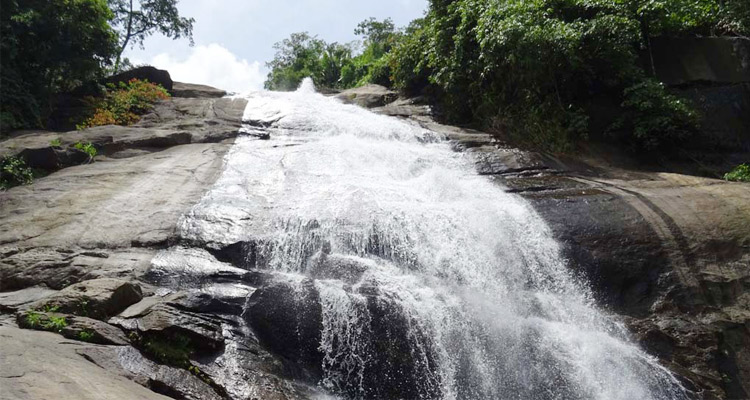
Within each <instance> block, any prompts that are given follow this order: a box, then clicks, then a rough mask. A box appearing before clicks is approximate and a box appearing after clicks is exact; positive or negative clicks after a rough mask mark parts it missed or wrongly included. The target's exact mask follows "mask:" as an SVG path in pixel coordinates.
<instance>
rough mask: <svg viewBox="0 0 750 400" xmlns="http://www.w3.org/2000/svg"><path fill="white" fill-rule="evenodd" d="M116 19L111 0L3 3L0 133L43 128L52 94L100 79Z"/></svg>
mask: <svg viewBox="0 0 750 400" xmlns="http://www.w3.org/2000/svg"><path fill="white" fill-rule="evenodd" d="M112 17H113V15H112V12H111V11H110V10H109V8H108V7H107V3H106V0H20V1H19V0H2V13H0V36H2V41H0V79H1V81H2V82H1V83H0V87H2V101H0V130H2V131H3V132H5V131H8V130H11V129H18V128H30V127H39V126H41V125H43V120H44V119H45V117H46V116H47V115H48V114H49V113H50V107H51V106H50V98H51V96H52V95H54V94H55V93H60V92H64V91H70V90H73V89H75V88H76V87H78V86H80V85H82V84H83V83H85V82H89V81H92V80H95V79H97V78H99V77H101V75H102V73H103V68H104V67H105V66H106V65H108V64H109V63H110V60H111V59H112V58H113V55H114V54H116V43H117V39H116V35H115V32H114V31H113V30H112V28H111V27H110V25H109V21H110V19H111V18H112Z"/></svg>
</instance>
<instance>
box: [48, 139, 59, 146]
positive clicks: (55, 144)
mask: <svg viewBox="0 0 750 400" xmlns="http://www.w3.org/2000/svg"><path fill="white" fill-rule="evenodd" d="M49 145H50V146H52V147H60V146H61V145H62V141H61V140H60V138H54V139H52V140H50V141H49Z"/></svg>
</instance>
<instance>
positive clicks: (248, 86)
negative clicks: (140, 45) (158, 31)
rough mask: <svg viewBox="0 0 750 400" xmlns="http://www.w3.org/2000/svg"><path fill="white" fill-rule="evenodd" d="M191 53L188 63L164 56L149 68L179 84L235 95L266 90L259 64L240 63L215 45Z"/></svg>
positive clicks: (233, 56) (200, 47)
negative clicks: (193, 84)
mask: <svg viewBox="0 0 750 400" xmlns="http://www.w3.org/2000/svg"><path fill="white" fill-rule="evenodd" d="M191 50H192V51H191V53H190V55H188V57H187V58H185V59H177V58H175V57H173V56H171V55H170V54H168V53H161V54H158V55H156V56H154V57H153V58H152V59H151V60H150V61H148V64H151V65H153V66H154V67H157V68H159V69H166V70H167V71H169V74H170V76H171V77H172V79H173V80H175V81H178V82H186V83H200V84H204V85H210V86H214V87H217V88H220V89H224V90H228V91H232V92H247V91H250V90H257V89H261V88H262V87H263V81H264V80H265V73H264V72H263V71H262V68H261V64H260V63H259V62H258V61H253V62H248V61H247V60H245V59H239V58H237V56H236V55H234V54H233V53H232V52H231V51H229V50H228V49H226V48H225V47H223V46H221V45H219V44H216V43H211V44H209V45H200V46H196V47H194V48H192V49H191Z"/></svg>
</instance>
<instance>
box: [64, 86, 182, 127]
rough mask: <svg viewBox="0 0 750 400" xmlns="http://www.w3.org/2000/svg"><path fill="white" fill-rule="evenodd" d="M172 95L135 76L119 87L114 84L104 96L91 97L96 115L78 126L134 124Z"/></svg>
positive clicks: (160, 87)
mask: <svg viewBox="0 0 750 400" xmlns="http://www.w3.org/2000/svg"><path fill="white" fill-rule="evenodd" d="M167 98H169V93H168V92H167V90H166V89H164V88H163V87H162V86H161V85H158V84H155V83H151V82H148V81H146V80H143V81H142V80H138V79H132V80H130V81H129V82H128V83H124V82H120V84H119V86H115V85H112V84H110V85H109V87H108V89H107V92H106V94H105V95H104V98H103V99H89V101H90V102H91V103H92V105H93V108H94V113H93V115H92V116H91V117H90V118H88V119H87V120H86V121H84V122H83V123H81V124H78V125H76V128H78V129H79V130H80V129H85V128H90V127H94V126H101V125H132V124H134V123H136V122H138V120H139V119H140V115H142V114H145V113H147V112H148V111H150V110H151V109H152V108H153V106H154V103H156V102H157V101H159V100H164V99H167Z"/></svg>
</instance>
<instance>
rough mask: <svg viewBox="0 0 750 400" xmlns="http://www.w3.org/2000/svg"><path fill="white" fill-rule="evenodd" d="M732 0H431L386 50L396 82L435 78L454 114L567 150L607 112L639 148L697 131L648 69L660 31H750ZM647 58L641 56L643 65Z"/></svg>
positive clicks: (742, 8)
mask: <svg viewBox="0 0 750 400" xmlns="http://www.w3.org/2000/svg"><path fill="white" fill-rule="evenodd" d="M747 4H748V2H745V1H743V0H739V1H736V0H732V1H729V0H727V1H724V2H716V1H715V0H649V1H640V0H504V1H486V0H457V1H448V0H431V1H430V8H429V10H428V13H427V15H426V16H425V18H424V20H417V21H415V22H414V23H413V24H412V26H410V27H409V29H407V31H406V33H405V34H404V35H403V37H401V38H400V39H399V41H398V42H397V44H396V45H395V47H394V48H393V50H392V51H391V52H390V54H389V55H388V57H389V65H390V68H391V77H392V79H393V83H394V86H395V87H397V88H400V89H402V90H405V91H414V90H421V89H423V88H425V87H430V88H431V92H432V93H436V94H437V95H438V97H439V100H440V103H441V105H442V110H443V112H444V114H445V117H446V118H447V119H448V120H450V121H453V122H464V123H466V122H474V123H477V124H479V125H482V126H484V127H485V128H487V127H493V128H496V129H499V130H501V131H502V133H503V134H505V135H507V136H510V137H513V138H516V139H518V140H521V141H525V142H528V143H530V144H533V145H535V146H537V147H542V148H547V149H550V150H563V151H568V150H571V149H572V148H573V147H574V145H575V143H576V142H577V141H579V140H581V139H584V138H586V137H588V136H589V134H590V133H591V132H590V127H589V121H590V120H591V119H592V118H595V117H599V116H598V115H597V114H596V112H593V111H592V109H595V107H594V106H596V105H597V104H596V102H597V99H601V98H606V99H613V100H614V103H615V105H614V107H615V108H617V105H619V108H620V109H619V111H618V113H619V114H620V115H622V118H618V119H616V120H612V121H607V123H609V124H612V126H611V128H610V131H611V132H616V133H617V135H616V136H615V137H617V138H618V140H623V141H625V142H626V143H628V144H630V145H631V146H632V147H633V148H636V149H645V150H657V149H660V148H663V147H664V146H668V145H670V144H673V143H675V142H678V141H682V140H684V139H686V138H689V137H690V135H691V134H692V133H693V132H694V131H696V129H697V123H698V117H697V115H696V113H695V112H694V111H693V110H692V109H691V108H690V107H689V105H687V104H685V103H684V102H681V101H679V100H678V99H677V98H676V97H675V96H672V95H670V94H669V93H668V92H667V91H666V90H665V88H664V87H662V86H661V85H659V84H658V83H656V82H655V81H654V80H653V79H652V78H650V75H651V72H652V71H651V70H650V67H649V66H648V63H645V64H644V63H643V62H642V55H644V54H645V55H646V58H648V56H649V55H650V41H651V39H652V38H653V37H656V36H684V35H711V34H746V33H747V30H746V27H747V26H748V25H747V21H748V18H747V15H748V9H750V7H749V6H747ZM644 66H645V68H644Z"/></svg>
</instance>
